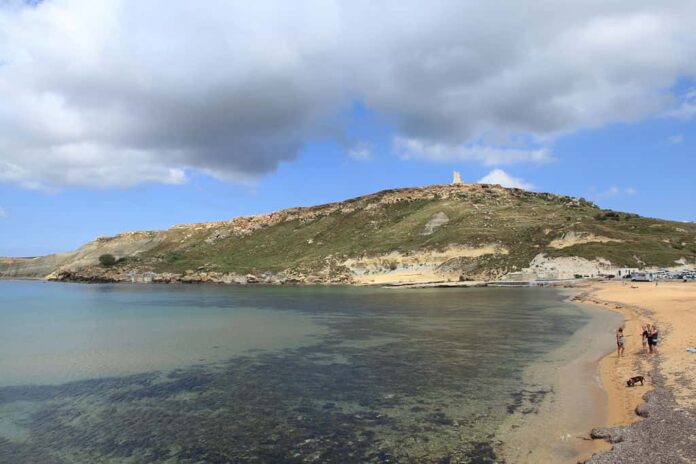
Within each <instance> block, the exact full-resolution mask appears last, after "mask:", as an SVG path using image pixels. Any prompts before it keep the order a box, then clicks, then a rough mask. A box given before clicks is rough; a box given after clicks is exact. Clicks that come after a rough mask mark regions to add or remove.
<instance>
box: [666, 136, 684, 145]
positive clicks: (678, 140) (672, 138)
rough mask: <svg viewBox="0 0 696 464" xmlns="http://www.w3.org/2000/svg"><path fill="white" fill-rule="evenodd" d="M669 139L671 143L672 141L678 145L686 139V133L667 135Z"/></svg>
mask: <svg viewBox="0 0 696 464" xmlns="http://www.w3.org/2000/svg"><path fill="white" fill-rule="evenodd" d="M667 140H668V141H669V143H672V144H674V145H678V144H680V143H682V142H683V141H684V135H683V134H674V135H670V136H669V137H667Z"/></svg>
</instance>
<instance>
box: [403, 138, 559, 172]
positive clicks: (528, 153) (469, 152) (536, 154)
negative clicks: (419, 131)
mask: <svg viewBox="0 0 696 464" xmlns="http://www.w3.org/2000/svg"><path fill="white" fill-rule="evenodd" d="M394 151H395V152H396V153H397V154H398V155H399V156H400V157H401V158H403V159H412V158H422V159H428V160H431V161H442V162H451V161H478V162H481V163H483V164H484V165H486V166H497V165H504V164H513V163H520V162H546V161H550V160H551V154H550V153H549V151H548V150H547V149H544V148H539V149H528V150H526V149H517V148H506V147H495V146H486V145H448V144H444V143H435V142H431V143H428V142H424V141H423V140H420V139H406V138H402V137H397V138H395V140H394Z"/></svg>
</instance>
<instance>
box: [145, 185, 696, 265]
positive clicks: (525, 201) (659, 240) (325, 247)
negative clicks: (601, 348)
mask: <svg viewBox="0 0 696 464" xmlns="http://www.w3.org/2000/svg"><path fill="white" fill-rule="evenodd" d="M331 206H333V205H329V207H319V212H318V214H313V213H316V210H314V209H311V208H310V209H307V210H304V211H301V212H300V213H299V214H290V215H288V217H286V218H284V219H282V220H279V221H278V222H275V223H272V224H269V225H267V226H262V227H260V228H258V229H256V230H253V231H251V232H248V233H247V232H244V233H231V232H230V226H229V225H228V224H225V223H220V224H219V225H217V226H216V227H212V228H198V229H197V228H195V227H188V228H183V229H181V230H172V231H171V232H170V236H168V237H167V239H165V240H164V241H163V242H162V243H161V244H160V245H159V246H157V247H155V248H153V249H152V250H149V251H148V252H147V253H144V254H143V255H142V256H141V257H140V258H139V259H138V260H139V261H140V262H141V263H147V264H149V265H151V266H152V268H153V270H154V271H158V272H164V271H168V272H184V271H186V270H187V269H198V268H204V269H206V270H214V271H219V272H235V273H258V272H264V271H270V272H280V271H287V270H291V271H295V272H305V273H312V272H318V271H321V270H328V271H330V272H337V273H340V272H344V271H345V269H342V268H341V263H343V262H344V261H345V260H346V259H348V258H359V257H370V256H379V255H385V254H388V253H390V252H398V253H400V254H402V255H409V254H413V253H418V252H420V251H422V250H438V249H440V250H441V249H444V248H446V247H448V246H451V245H459V246H466V247H482V246H486V245H496V246H498V247H500V249H505V250H508V253H507V254H498V255H496V256H488V257H487V258H485V259H483V258H481V259H479V261H481V265H482V266H484V267H505V268H509V269H512V268H513V267H515V268H522V267H525V266H527V265H528V264H529V262H530V261H531V259H532V258H533V257H534V256H535V255H537V254H539V253H542V252H543V253H545V254H547V255H549V256H552V257H553V256H579V257H584V258H587V259H594V258H600V257H601V258H605V259H608V260H610V261H611V262H612V263H614V264H617V265H622V266H638V265H642V264H646V265H656V266H670V265H674V263H675V261H677V260H679V259H687V260H690V261H691V262H693V260H694V258H695V257H696V227H695V226H694V224H681V223H675V222H669V221H662V220H657V219H649V218H642V217H639V216H637V215H633V214H624V213H614V212H610V211H603V210H600V209H598V208H597V207H596V206H595V205H593V204H591V203H589V202H586V201H584V200H581V199H574V198H570V197H565V196H559V195H552V194H543V193H542V194H538V193H530V192H525V191H522V190H514V189H503V188H501V187H497V186H486V185H466V186H433V187H425V188H423V189H404V190H396V191H387V192H381V193H378V194H375V195H370V196H368V197H361V198H358V199H354V200H350V201H347V202H344V203H341V204H338V206H336V207H331ZM322 208H323V210H322ZM442 213H444V215H446V217H447V219H448V222H447V223H446V224H444V225H442V226H440V227H439V228H436V229H435V230H434V231H433V232H432V233H431V234H429V235H426V234H425V233H424V232H425V229H426V224H427V223H428V221H430V220H431V219H432V218H433V217H434V216H435V215H437V214H442ZM567 232H574V233H576V234H592V235H594V236H597V237H604V238H607V239H613V240H617V241H615V242H605V243H602V242H589V243H581V244H577V245H573V246H567V247H564V248H551V247H549V244H551V242H552V241H553V240H555V239H559V238H561V237H563V236H564V234H566V233H567Z"/></svg>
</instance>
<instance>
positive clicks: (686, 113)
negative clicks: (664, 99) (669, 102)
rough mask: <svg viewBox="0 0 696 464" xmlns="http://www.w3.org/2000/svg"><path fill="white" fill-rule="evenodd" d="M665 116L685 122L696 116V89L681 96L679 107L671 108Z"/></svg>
mask: <svg viewBox="0 0 696 464" xmlns="http://www.w3.org/2000/svg"><path fill="white" fill-rule="evenodd" d="M665 115H666V116H667V117H672V118H677V119H684V120H686V119H691V118H693V117H694V116H696V88H691V89H689V90H688V91H687V92H686V93H684V95H681V96H680V97H679V99H678V104H677V106H676V107H675V108H671V109H670V110H669V111H667V113H666V114H665Z"/></svg>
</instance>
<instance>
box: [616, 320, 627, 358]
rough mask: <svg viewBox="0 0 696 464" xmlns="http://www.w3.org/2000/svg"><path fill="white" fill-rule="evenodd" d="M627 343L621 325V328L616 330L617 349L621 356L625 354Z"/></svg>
mask: <svg viewBox="0 0 696 464" xmlns="http://www.w3.org/2000/svg"><path fill="white" fill-rule="evenodd" d="M625 344H626V339H625V338H624V334H623V327H619V330H617V331H616V351H617V355H618V357H619V358H620V357H621V356H623V352H624V349H625V346H624V345H625Z"/></svg>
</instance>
